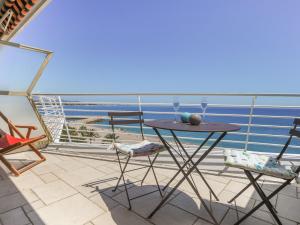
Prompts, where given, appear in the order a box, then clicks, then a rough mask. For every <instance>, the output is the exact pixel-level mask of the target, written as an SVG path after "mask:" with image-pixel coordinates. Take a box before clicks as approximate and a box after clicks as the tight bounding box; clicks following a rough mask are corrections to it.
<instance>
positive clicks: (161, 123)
mask: <svg viewBox="0 0 300 225" xmlns="http://www.w3.org/2000/svg"><path fill="white" fill-rule="evenodd" d="M144 125H146V126H148V127H152V128H153V130H154V131H155V133H156V134H157V136H158V137H159V139H160V140H161V142H162V143H163V145H164V146H165V148H166V149H167V150H168V152H169V154H170V155H171V157H172V159H173V160H174V162H175V163H176V165H177V166H178V171H177V172H176V174H175V175H174V176H173V177H172V179H171V180H170V181H169V182H168V184H167V185H166V186H165V187H164V188H163V190H165V189H166V188H167V187H168V186H169V185H170V184H171V183H172V182H173V181H174V180H175V178H176V177H177V176H178V175H179V174H180V173H182V174H183V177H182V178H181V179H180V180H179V181H178V183H177V184H176V185H175V186H174V188H173V189H172V190H171V191H170V192H169V193H168V194H167V195H166V196H165V197H164V198H163V199H162V200H161V202H160V203H159V204H158V205H157V207H156V208H155V209H154V210H153V211H152V212H151V214H150V215H149V216H148V218H151V217H152V216H153V215H154V214H155V213H156V212H157V210H159V209H160V208H161V207H162V206H163V204H164V203H165V202H166V201H167V200H168V199H169V198H170V197H171V195H172V194H173V193H174V191H175V190H176V189H178V187H179V186H180V185H181V184H182V183H183V181H185V180H187V181H188V183H189V185H190V186H191V188H192V189H193V191H194V192H195V194H196V195H197V196H198V198H199V199H200V201H201V203H202V204H203V206H204V208H205V209H206V211H207V212H208V214H209V215H210V217H211V218H212V220H213V222H214V223H215V224H218V222H217V221H216V219H215V217H214V216H213V214H212V212H211V211H210V210H209V208H208V206H207V205H206V203H205V201H204V200H203V199H202V197H201V195H200V193H199V191H198V189H197V187H196V186H195V185H194V182H192V180H193V178H192V177H191V176H192V174H191V173H192V172H196V173H197V174H199V176H200V177H201V178H202V180H203V181H204V183H205V184H206V186H207V187H208V188H209V190H210V192H211V193H212V195H213V196H214V198H215V199H216V200H217V201H218V200H219V199H218V197H217V195H216V194H215V193H214V191H213V189H212V188H211V187H210V185H209V184H208V182H207V181H206V180H205V178H204V176H203V175H202V173H201V171H200V170H199V169H198V167H197V166H198V165H199V164H200V163H201V161H203V160H204V159H205V158H206V156H207V155H208V154H209V153H210V152H211V151H212V150H213V149H214V148H215V147H216V146H217V144H218V143H219V142H220V141H221V140H222V139H223V138H224V137H225V136H226V134H227V133H228V132H233V131H238V130H240V127H239V126H237V125H232V124H227V123H211V122H208V123H207V122H206V123H200V124H199V125H197V126H194V125H190V124H188V123H181V122H175V121H174V120H154V121H148V122H145V123H144ZM159 130H167V131H170V133H171V134H172V137H173V138H174V142H175V144H176V147H174V146H173V145H172V144H171V143H170V142H169V141H167V140H166V138H164V136H163V135H161V133H160V131H159ZM176 131H180V132H203V133H208V136H207V137H206V138H205V140H204V141H203V142H202V143H201V144H200V146H199V147H198V148H197V149H196V150H195V151H194V152H193V153H192V154H191V155H190V154H189V153H188V152H187V150H186V149H185V147H184V146H183V144H182V143H181V142H180V140H179V138H178V137H177V135H176V133H175V132H176ZM215 133H220V134H219V136H218V138H216V140H215V141H213V142H212V144H211V145H210V146H209V148H208V149H207V150H205V151H204V152H203V154H202V155H201V156H200V158H199V159H197V161H193V159H194V157H195V156H196V155H197V153H198V152H199V151H200V150H201V149H202V148H203V146H204V145H205V144H207V142H208V141H209V140H210V138H211V137H212V136H213V135H214V134H215ZM176 148H177V149H176ZM182 152H183V153H184V154H182ZM174 153H177V155H178V156H180V157H181V158H182V159H183V164H182V165H181V164H180V163H179V160H178V159H177V157H176V156H175V154H174Z"/></svg>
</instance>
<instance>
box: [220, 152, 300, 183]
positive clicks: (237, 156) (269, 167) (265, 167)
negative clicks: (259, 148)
mask: <svg viewBox="0 0 300 225" xmlns="http://www.w3.org/2000/svg"><path fill="white" fill-rule="evenodd" d="M224 156H225V165H226V166H229V167H236V168H240V169H244V170H248V171H251V172H255V173H259V174H265V175H268V176H272V177H277V178H282V179H286V180H287V179H294V178H295V177H297V176H298V174H297V173H295V171H296V170H297V168H298V167H296V166H285V165H280V163H279V162H278V160H276V158H273V157H272V156H267V155H262V154H254V153H250V152H247V151H239V150H231V149H227V150H225V151H224Z"/></svg>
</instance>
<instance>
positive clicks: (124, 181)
mask: <svg viewBox="0 0 300 225" xmlns="http://www.w3.org/2000/svg"><path fill="white" fill-rule="evenodd" d="M117 156H118V162H119V166H120V171H121V175H120V177H119V179H118V182H117V184H116V186H115V188H114V189H113V190H112V191H113V192H115V191H116V190H117V188H118V187H119V184H120V181H121V179H122V180H123V184H124V187H125V192H126V197H127V201H128V205H129V207H128V209H129V210H131V202H130V198H129V193H128V189H127V183H126V180H125V177H124V173H125V171H126V168H127V165H128V162H129V160H130V158H131V157H130V156H128V158H127V160H126V163H125V165H124V167H123V168H122V165H121V161H120V156H119V153H118V152H117Z"/></svg>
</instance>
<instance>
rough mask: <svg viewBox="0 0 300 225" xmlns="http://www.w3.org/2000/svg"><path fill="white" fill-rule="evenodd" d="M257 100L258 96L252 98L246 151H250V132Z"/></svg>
mask: <svg viewBox="0 0 300 225" xmlns="http://www.w3.org/2000/svg"><path fill="white" fill-rule="evenodd" d="M256 99H257V96H253V97H252V103H251V108H250V114H249V121H248V128H247V135H246V142H245V151H247V150H248V142H249V137H250V132H251V124H252V119H253V111H254V107H255V102H256Z"/></svg>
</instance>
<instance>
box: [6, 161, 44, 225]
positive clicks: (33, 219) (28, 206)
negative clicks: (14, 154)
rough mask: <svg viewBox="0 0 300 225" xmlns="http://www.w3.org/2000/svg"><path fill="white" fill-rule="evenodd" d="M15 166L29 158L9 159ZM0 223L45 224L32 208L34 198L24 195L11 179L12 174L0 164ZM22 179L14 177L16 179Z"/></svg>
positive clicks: (22, 163) (14, 224) (12, 224)
mask: <svg viewBox="0 0 300 225" xmlns="http://www.w3.org/2000/svg"><path fill="white" fill-rule="evenodd" d="M10 162H12V163H14V165H16V166H17V167H19V166H22V165H24V163H25V164H27V163H28V162H30V160H22V162H20V160H15V159H10ZM0 176H1V180H0V224H1V225H18V224H39V225H45V223H44V222H43V221H42V219H41V218H40V217H39V215H38V214H37V213H36V211H35V209H34V204H35V200H34V199H33V198H32V197H31V196H30V195H24V194H23V193H22V192H21V191H20V190H19V189H18V187H16V185H15V184H14V183H13V181H12V180H11V177H13V176H14V175H12V174H11V173H9V172H8V171H5V170H4V169H3V168H2V167H1V166H0ZM19 178H20V179H22V175H21V176H20V177H16V179H19Z"/></svg>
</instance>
